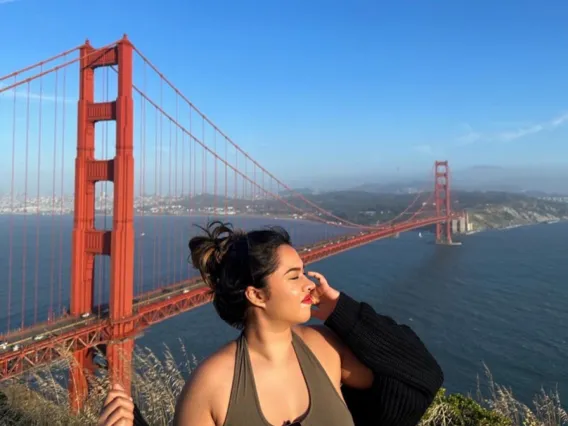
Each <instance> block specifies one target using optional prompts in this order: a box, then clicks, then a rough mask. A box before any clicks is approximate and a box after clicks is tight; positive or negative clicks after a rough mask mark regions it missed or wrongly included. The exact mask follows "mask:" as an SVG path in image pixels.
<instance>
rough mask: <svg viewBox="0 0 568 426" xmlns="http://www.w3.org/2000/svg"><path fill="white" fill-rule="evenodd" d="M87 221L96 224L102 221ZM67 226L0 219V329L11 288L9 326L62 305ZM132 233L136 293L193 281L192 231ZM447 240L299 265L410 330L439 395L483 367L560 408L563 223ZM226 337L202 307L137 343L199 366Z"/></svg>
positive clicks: (308, 232)
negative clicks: (184, 356) (431, 362)
mask: <svg viewBox="0 0 568 426" xmlns="http://www.w3.org/2000/svg"><path fill="white" fill-rule="evenodd" d="M232 220H233V221H234V222H235V225H237V226H244V227H246V228H255V227H258V226H261V225H266V224H274V221H271V220H269V219H258V218H256V219H255V218H247V219H242V218H240V219H239V218H233V219H232ZM98 221H99V222H100V223H99V225H100V226H102V225H104V223H103V222H104V218H99V219H98ZM201 221H202V222H203V220H201ZM278 223H281V224H282V225H283V226H285V227H288V228H289V229H290V230H291V234H292V238H293V239H294V242H295V243H307V242H310V241H314V240H317V239H320V238H322V237H325V236H330V235H333V234H335V233H337V231H336V230H334V228H333V227H330V226H316V225H314V224H311V223H302V222H296V221H286V220H282V221H278ZM107 225H108V224H107ZM10 226H12V230H13V231H12V243H11V245H10ZM71 226H72V221H71V218H70V217H61V218H50V217H40V218H35V217H31V216H30V217H28V218H26V219H25V220H24V218H23V217H21V216H20V217H15V218H12V219H10V218H9V217H8V216H0V333H1V332H2V331H3V330H5V328H6V326H7V316H8V312H7V309H6V308H5V307H6V306H7V300H8V287H9V286H8V283H10V282H11V283H12V285H11V292H10V293H11V294H10V298H11V308H10V323H11V328H14V327H17V326H19V325H20V324H21V320H22V310H23V312H24V315H23V316H24V322H25V324H29V323H31V322H32V321H33V318H34V316H35V317H37V318H38V319H39V320H42V319H44V318H45V315H46V314H47V311H48V309H49V306H56V305H67V304H68V295H69V291H68V288H69V268H70V259H71V258H70V238H71ZM136 229H137V253H136V263H137V266H136V291H144V290H148V289H150V288H152V287H153V286H156V285H159V284H160V283H161V282H164V283H169V282H172V280H174V279H181V278H184V277H186V276H187V274H193V273H194V271H192V270H190V269H189V268H188V267H187V264H186V258H187V254H188V252H187V240H188V238H189V236H190V235H191V234H193V233H195V232H196V229H195V227H192V223H191V221H188V220H187V218H175V217H167V218H150V217H146V218H137V222H136ZM142 233H143V234H144V235H142ZM458 239H459V240H461V241H462V242H463V245H461V246H452V247H449V246H439V245H435V244H434V243H433V235H431V234H429V233H423V238H419V236H418V234H417V233H415V232H410V233H405V234H402V235H401V236H400V238H398V239H387V240H382V241H377V242H375V243H372V244H369V245H366V246H364V247H360V248H357V249H354V250H351V251H348V252H345V253H341V254H338V255H336V256H334V257H331V258H328V259H325V260H322V261H320V262H317V263H315V264H312V265H310V266H309V269H311V270H317V271H319V272H321V273H323V274H325V275H326V277H327V278H328V280H329V281H330V283H331V285H333V286H335V287H337V288H338V289H340V290H343V291H345V292H347V293H348V294H350V295H351V296H352V297H354V298H356V299H359V300H364V301H366V302H368V303H370V304H371V305H372V306H373V307H374V308H375V309H376V310H377V311H378V312H380V313H382V314H386V315H390V316H392V317H393V318H394V319H395V320H396V321H398V322H400V323H405V324H408V325H410V326H411V327H412V328H413V329H414V330H415V331H416V332H417V333H418V335H419V336H420V337H421V339H422V340H423V341H424V342H425V344H426V345H427V346H428V348H429V349H430V350H431V351H432V352H433V354H434V355H435V356H436V358H437V359H438V361H439V363H440V364H441V366H442V368H443V370H444V373H445V378H446V380H445V384H444V386H445V387H447V388H448V390H450V391H459V392H475V391H476V388H477V377H478V375H480V376H484V364H485V365H487V367H488V368H489V369H490V370H491V372H492V374H493V376H494V379H495V380H496V381H497V382H498V383H501V384H504V385H507V386H510V387H512V389H513V391H514V393H515V395H516V396H517V397H519V398H520V399H521V400H523V401H525V402H530V400H531V399H532V397H533V395H534V394H535V393H537V392H538V391H539V390H540V388H541V387H543V386H544V387H545V388H547V389H554V388H557V389H558V390H559V391H560V394H561V397H564V401H566V400H567V398H568V361H567V360H568V328H567V327H566V325H567V324H568V309H566V306H568V223H557V224H550V225H534V226H527V227H521V228H516V229H509V230H504V231H487V232H482V233H478V234H473V235H469V236H460V237H458ZM60 244H61V245H60ZM10 247H11V250H10ZM10 252H11V254H10ZM23 253H26V254H25V256H23ZM10 261H11V262H10ZM96 268H97V272H96V273H95V294H94V297H95V300H101V301H103V302H104V301H105V300H107V298H108V285H107V284H106V277H107V276H108V270H109V265H108V262H107V261H105V260H104V259H103V260H100V261H99V260H97V266H96ZM24 271H25V275H24ZM24 287H25V297H24V300H25V303H22V294H23V291H22V290H23V288H24ZM34 300H37V304H36V303H34ZM34 306H37V309H35V308H34ZM236 336H237V331H236V330H234V329H232V328H231V327H229V326H228V325H226V324H225V323H224V322H222V321H221V320H220V319H219V318H218V317H217V315H216V313H215V311H214V309H213V307H212V306H211V305H207V306H203V307H200V308H197V309H195V310H193V311H190V312H187V313H185V314H182V315H179V316H177V317H175V318H173V319H170V320H168V321H166V322H163V323H161V324H157V325H155V326H153V327H151V328H150V329H147V330H145V331H144V333H143V335H142V337H140V338H139V339H138V340H137V343H138V344H139V345H143V346H149V347H150V348H152V349H153V350H155V351H157V352H160V351H161V350H162V349H163V345H168V347H170V348H171V349H172V350H173V351H174V353H176V352H178V353H179V349H180V341H181V342H183V343H184V345H185V346H186V348H187V350H188V351H189V352H190V353H192V354H194V355H195V356H196V357H197V359H198V360H199V359H203V358H204V357H206V356H208V355H209V354H210V353H212V352H213V351H215V350H216V349H217V348H218V347H220V346H221V345H223V344H224V343H225V342H227V340H229V339H232V338H235V337H236ZM565 404H566V402H565Z"/></svg>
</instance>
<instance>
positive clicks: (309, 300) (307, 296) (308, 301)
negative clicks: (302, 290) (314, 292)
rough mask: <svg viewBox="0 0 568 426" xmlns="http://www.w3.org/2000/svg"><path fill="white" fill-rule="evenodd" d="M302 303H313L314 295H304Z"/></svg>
mask: <svg viewBox="0 0 568 426" xmlns="http://www.w3.org/2000/svg"><path fill="white" fill-rule="evenodd" d="M302 303H306V304H310V305H311V304H312V303H313V300H312V296H311V295H310V294H308V295H306V297H304V300H302Z"/></svg>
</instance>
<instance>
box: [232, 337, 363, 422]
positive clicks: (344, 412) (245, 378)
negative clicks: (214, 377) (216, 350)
mask: <svg viewBox="0 0 568 426" xmlns="http://www.w3.org/2000/svg"><path fill="white" fill-rule="evenodd" d="M292 346H293V347H294V351H295V352H296V356H297V357H298V361H299V362H300V367H301V369H302V373H303V374H304V379H305V381H306V384H307V386H308V393H309V395H310V404H309V408H308V411H307V412H306V413H305V414H304V415H303V416H302V417H300V418H298V419H289V421H290V424H299V425H301V426H354V425H355V424H354V423H353V418H352V417H351V413H350V412H349V409H348V408H347V406H346V405H345V403H344V402H343V400H342V399H341V397H340V396H339V395H338V393H337V391H336V389H335V387H334V386H333V384H332V383H331V380H330V379H329V376H328V375H327V373H326V372H325V370H324V369H323V367H322V366H321V364H320V362H319V361H318V359H317V358H316V356H315V355H314V354H313V352H312V351H311V350H310V348H308V346H307V345H306V344H305V343H304V342H303V341H302V339H301V338H300V337H298V336H297V335H296V334H295V333H292ZM294 422H298V423H294ZM224 426H282V425H271V424H270V423H269V422H268V420H266V418H265V417H264V415H263V414H262V410H261V408H260V402H259V399H258V395H257V392H256V385H255V382H254V376H253V372H252V366H251V361H250V357H249V352H248V346H247V342H246V339H245V337H244V334H241V336H240V337H239V338H238V339H237V354H236V359H235V375H234V378H233V385H232V389H231V398H230V400H229V408H228V411H227V418H226V420H225V423H224Z"/></svg>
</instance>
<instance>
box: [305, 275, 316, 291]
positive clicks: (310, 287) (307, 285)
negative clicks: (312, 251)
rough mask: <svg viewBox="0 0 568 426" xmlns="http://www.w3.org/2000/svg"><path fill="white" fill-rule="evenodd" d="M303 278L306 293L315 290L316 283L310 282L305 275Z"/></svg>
mask: <svg viewBox="0 0 568 426" xmlns="http://www.w3.org/2000/svg"><path fill="white" fill-rule="evenodd" d="M304 278H305V280H306V283H305V285H304V289H305V290H306V291H312V290H313V289H314V288H316V283H314V282H313V281H312V280H310V279H309V278H308V276H307V275H305V276H304Z"/></svg>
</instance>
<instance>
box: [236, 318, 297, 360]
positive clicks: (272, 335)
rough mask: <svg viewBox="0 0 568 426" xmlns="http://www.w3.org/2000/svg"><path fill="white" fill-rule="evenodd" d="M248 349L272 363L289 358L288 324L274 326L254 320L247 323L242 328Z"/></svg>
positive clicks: (289, 335)
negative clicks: (278, 326) (243, 328)
mask: <svg viewBox="0 0 568 426" xmlns="http://www.w3.org/2000/svg"><path fill="white" fill-rule="evenodd" d="M244 335H245V338H246V339H247V346H248V347H249V351H250V352H251V353H253V354H256V355H258V356H260V357H261V358H263V359H264V360H265V361H268V362H270V363H273V364H279V363H283V362H285V361H286V360H287V359H289V356H290V350H291V349H292V330H291V328H290V327H289V326H286V327H281V328H275V327H269V326H266V325H264V326H263V325H261V324H258V323H256V322H251V323H250V324H247V326H246V328H245V330H244Z"/></svg>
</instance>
